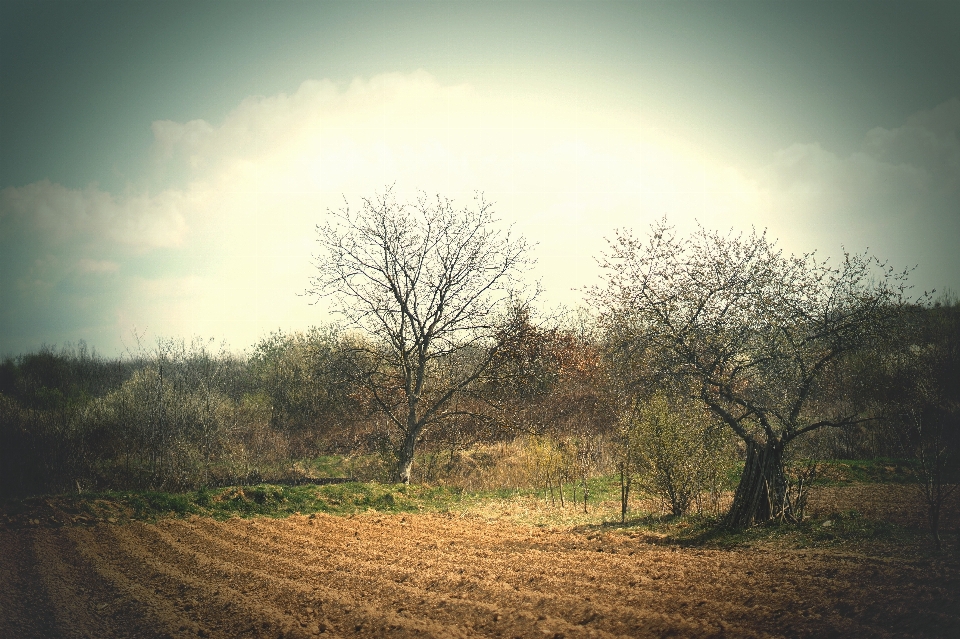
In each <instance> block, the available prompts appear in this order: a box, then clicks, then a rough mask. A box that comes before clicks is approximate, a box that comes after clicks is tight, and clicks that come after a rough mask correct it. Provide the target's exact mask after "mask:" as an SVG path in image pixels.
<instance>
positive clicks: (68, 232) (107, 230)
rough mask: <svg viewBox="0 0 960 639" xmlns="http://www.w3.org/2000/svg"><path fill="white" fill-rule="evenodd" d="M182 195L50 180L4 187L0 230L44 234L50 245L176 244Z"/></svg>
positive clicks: (182, 224)
mask: <svg viewBox="0 0 960 639" xmlns="http://www.w3.org/2000/svg"><path fill="white" fill-rule="evenodd" d="M183 207H184V194H182V193H178V192H176V191H165V192H163V193H161V194H159V195H157V196H150V195H147V194H137V195H133V194H125V195H120V196H114V195H112V194H110V193H106V192H104V191H101V190H99V189H97V188H96V187H93V186H91V187H89V188H87V189H83V190H74V189H68V188H65V187H63V186H60V185H59V184H54V183H52V182H50V181H49V180H43V181H41V182H35V183H33V184H29V185H27V186H24V187H9V188H6V189H4V190H3V191H0V229H2V230H3V231H4V234H5V235H7V236H13V235H16V234H20V233H27V234H31V235H39V236H42V237H43V238H44V239H45V241H47V242H50V243H52V244H64V243H76V242H77V241H90V242H95V243H103V242H105V243H108V244H118V245H121V246H124V247H129V248H133V249H144V250H146V249H152V248H158V247H170V246H177V245H179V244H181V243H182V242H183V239H184V237H185V235H186V233H187V224H186V221H185V218H184V215H183V212H182V209H183Z"/></svg>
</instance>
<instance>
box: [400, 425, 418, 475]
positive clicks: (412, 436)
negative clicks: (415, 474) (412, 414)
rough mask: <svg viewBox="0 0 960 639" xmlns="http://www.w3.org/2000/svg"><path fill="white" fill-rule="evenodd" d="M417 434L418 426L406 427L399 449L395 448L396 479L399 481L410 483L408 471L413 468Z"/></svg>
mask: <svg viewBox="0 0 960 639" xmlns="http://www.w3.org/2000/svg"><path fill="white" fill-rule="evenodd" d="M419 435H420V429H419V428H413V429H408V430H407V433H406V436H405V437H404V438H403V443H402V444H401V445H400V449H399V450H397V476H396V479H397V481H398V482H399V483H403V484H409V483H410V473H411V471H412V470H413V453H414V451H415V450H416V447H417V437H419Z"/></svg>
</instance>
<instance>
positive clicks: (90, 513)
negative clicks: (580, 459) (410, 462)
mask: <svg viewBox="0 0 960 639" xmlns="http://www.w3.org/2000/svg"><path fill="white" fill-rule="evenodd" d="M344 464H345V462H344V460H343V459H342V458H339V457H327V458H318V459H316V460H311V461H310V463H309V466H308V467H309V469H310V471H311V475H312V476H314V477H321V476H326V477H333V476H337V475H340V476H343V475H344V474H346V473H344V472H343V470H344ZM305 466H307V464H306V463H305ZM823 467H824V470H823V473H822V475H821V478H820V480H818V483H822V484H844V483H853V482H867V483H881V484H882V483H906V482H910V481H915V480H914V474H913V469H912V464H910V463H909V462H905V461H902V460H890V459H878V460H869V461H859V460H856V461H851V460H832V461H828V462H823ZM588 485H589V499H588V509H587V512H586V513H584V512H583V506H582V503H583V502H582V499H583V492H582V486H581V485H580V484H579V482H575V483H574V482H571V483H568V484H566V485H565V486H564V487H563V490H564V506H563V507H561V505H560V500H559V494H558V492H557V491H556V489H555V490H554V495H553V498H552V499H551V496H550V491H549V490H544V489H543V488H540V489H522V490H516V489H502V490H488V491H463V490H461V489H458V488H453V487H445V486H428V485H410V486H405V485H403V484H388V483H377V482H346V483H335V484H324V485H318V484H311V483H306V484H301V485H294V486H291V485H278V484H270V483H261V484H257V485H252V486H231V487H225V488H202V489H200V490H197V491H191V492H186V493H166V492H158V491H106V492H89V493H84V494H81V495H77V494H64V495H53V496H40V497H31V498H27V499H21V500H8V501H6V502H4V503H2V504H0V515H2V516H5V517H6V518H7V520H8V521H9V522H11V523H13V522H20V523H21V524H23V523H32V522H33V520H34V519H37V520H40V521H42V522H47V521H50V522H59V523H71V522H73V523H80V524H90V523H95V522H100V521H110V522H123V521H129V520H142V521H156V520H158V519H162V518H167V517H186V516H192V515H199V516H206V517H212V518H215V519H218V520H223V519H228V518H231V517H256V516H261V517H287V516H289V515H292V514H295V513H300V514H303V515H309V514H311V513H329V514H334V515H347V514H356V513H363V512H381V513H417V512H423V513H429V512H443V513H451V512H453V513H459V514H463V515H469V516H476V517H480V518H484V519H488V520H506V521H511V522H514V523H519V524H526V525H536V526H549V527H555V528H566V529H573V530H575V531H579V532H583V533H585V534H595V533H598V532H605V533H617V534H626V535H630V536H634V537H636V536H640V537H642V538H644V539H646V540H648V541H651V542H653V543H659V544H676V545H680V546H701V547H713V548H736V547H744V548H750V547H771V546H774V547H777V548H781V549H782V548H847V549H856V548H859V547H870V548H872V549H873V550H877V549H879V551H881V552H886V551H885V550H884V549H890V551H891V552H894V551H895V550H896V549H897V548H902V547H906V546H909V547H920V546H923V545H924V544H925V543H926V537H925V532H924V531H922V530H913V529H906V528H902V527H898V526H895V525H893V524H890V523H887V522H882V521H875V520H871V519H868V518H866V517H863V516H862V515H860V514H859V513H857V512H855V511H847V512H842V513H830V514H828V515H826V516H821V517H819V518H816V519H807V520H805V521H803V522H802V523H800V524H798V525H792V524H779V525H778V524H769V525H763V526H755V527H752V528H749V529H746V530H728V529H726V528H724V527H722V525H720V521H719V520H718V519H717V518H716V517H710V516H705V515H688V516H684V517H673V516H670V515H664V514H660V513H651V512H639V513H638V512H634V513H631V514H630V515H628V519H627V521H626V522H625V523H620V522H619V505H620V504H619V501H620V486H619V479H618V478H617V477H616V476H606V477H594V478H592V479H590V481H589V484H588ZM574 490H576V496H577V502H576V503H573V501H572V498H573V495H574ZM635 494H636V493H635ZM0 521H2V518H0ZM14 525H16V524H14Z"/></svg>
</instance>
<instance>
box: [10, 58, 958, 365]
mask: <svg viewBox="0 0 960 639" xmlns="http://www.w3.org/2000/svg"><path fill="white" fill-rule="evenodd" d="M957 113H958V106H957V104H956V101H954V102H952V103H948V104H947V105H941V106H940V107H937V108H936V109H933V110H932V111H930V112H927V113H924V114H917V116H914V117H913V118H911V119H910V120H909V121H908V122H907V123H906V124H905V125H904V126H903V127H901V128H898V129H892V130H889V131H887V130H882V129H874V130H872V131H870V132H869V133H868V134H867V136H866V140H865V142H864V146H863V149H861V150H860V151H859V152H857V153H855V154H852V155H850V156H848V157H839V156H837V155H836V154H834V153H832V152H830V151H828V150H826V149H825V148H823V147H822V146H821V145H818V144H798V145H793V146H791V147H789V148H786V149H783V150H782V151H780V152H778V153H777V154H775V155H774V156H773V157H772V158H771V161H770V162H769V163H768V165H767V166H764V167H761V168H759V169H750V170H748V169H744V168H742V167H732V166H728V165H727V163H726V162H724V160H723V158H715V157H714V158H711V157H706V156H704V155H702V154H701V153H700V152H699V151H698V150H697V149H696V148H692V147H690V146H689V145H687V144H685V143H684V141H683V140H680V139H677V138H675V137H672V136H670V135H669V134H668V133H665V132H663V131H658V130H653V129H650V128H648V127H646V126H645V124H644V121H643V119H642V118H641V116H640V114H639V113H631V112H619V113H618V112H614V111H606V112H603V111H597V110H590V109H587V108H585V107H582V106H581V105H579V104H578V103H577V102H576V101H568V102H560V101H551V100H545V99H544V98H542V97H541V96H537V95H535V94H523V93H521V92H514V93H510V94H500V95H495V94H486V93H481V92H478V91H476V90H475V89H473V88H472V87H471V86H469V85H453V86H447V85H442V84H441V83H439V82H438V81H437V80H436V79H435V78H433V77H432V76H430V75H429V74H427V73H426V72H423V71H420V72H416V73H413V74H384V75H380V76H375V77H373V78H370V79H357V80H355V81H353V82H352V83H350V84H349V85H346V86H338V85H336V84H334V83H332V82H330V81H327V80H321V81H308V82H304V83H303V84H301V86H300V87H299V88H298V90H297V91H296V92H294V93H291V94H279V95H275V96H255V97H250V98H248V99H246V100H244V101H243V102H242V103H241V104H239V105H238V106H237V108H236V109H234V110H233V111H232V112H230V113H229V114H227V115H226V117H225V118H224V119H223V121H222V122H220V123H219V124H210V123H208V122H205V121H203V120H192V121H188V122H185V123H178V122H172V121H158V122H154V123H153V125H152V132H153V135H154V148H153V150H152V157H153V159H154V162H155V167H156V174H157V176H160V179H161V181H160V182H159V183H155V185H154V188H152V189H151V190H138V189H137V188H135V187H132V186H131V187H129V188H128V190H127V191H125V192H123V193H117V194H114V193H108V192H104V191H102V190H100V189H98V188H97V187H95V186H91V187H88V188H86V189H78V190H72V189H66V188H64V187H62V186H60V185H57V184H54V183H51V182H49V181H42V182H37V183H35V184H30V185H27V186H23V187H16V188H8V189H5V190H4V191H2V192H0V252H2V253H3V255H0V266H2V267H3V271H2V273H0V285H2V292H0V306H2V307H3V309H0V352H4V351H8V350H24V349H30V348H35V347H36V346H37V345H39V343H40V342H42V341H47V342H50V341H58V340H60V341H62V340H63V339H72V340H74V341H75V340H77V339H80V338H85V339H87V340H88V341H89V342H90V343H92V344H96V345H98V346H99V347H100V348H101V349H103V350H106V351H107V352H116V351H119V350H122V344H123V340H126V341H129V339H130V337H131V335H132V332H133V331H134V330H137V331H138V332H142V331H143V330H148V331H149V333H150V334H151V335H165V336H177V335H179V336H184V337H191V336H193V335H201V336H204V337H215V338H217V339H221V338H224V339H226V340H227V341H228V342H229V343H230V344H231V345H233V346H234V347H239V348H243V347H247V346H249V345H251V344H253V343H254V342H255V341H256V340H257V339H258V338H259V337H260V336H262V335H263V334H264V333H266V332H267V331H269V330H274V329H276V328H302V327H304V326H307V325H309V324H314V323H318V322H322V321H324V320H326V319H328V317H327V316H326V315H325V314H324V311H323V308H322V305H321V306H311V305H310V304H309V301H310V300H308V299H306V298H304V297H303V296H302V293H303V291H304V289H305V288H306V286H307V281H308V278H309V276H310V275H311V268H312V267H311V255H312V253H313V251H314V250H315V242H314V237H315V235H314V227H315V225H316V224H317V223H319V222H322V220H323V216H324V211H325V210H326V209H327V208H328V207H330V208H337V207H340V206H342V205H343V198H344V197H346V198H347V200H348V201H349V202H350V203H351V204H352V205H354V206H356V205H358V204H359V198H360V197H369V196H371V195H373V194H374V193H375V192H379V191H382V189H383V188H384V187H385V185H388V184H395V185H396V187H395V188H396V191H397V192H398V195H399V196H400V197H401V198H406V197H412V196H414V195H415V194H416V192H417V191H418V190H423V191H426V192H428V193H441V194H443V195H446V196H448V197H451V198H453V199H455V200H456V201H457V202H458V203H460V204H464V205H466V204H468V203H469V202H470V201H471V200H472V197H473V195H474V192H475V191H477V190H481V191H484V192H485V195H486V197H487V199H488V200H492V201H494V202H495V203H496V206H495V208H496V210H497V212H498V213H499V214H500V215H501V216H502V217H503V219H504V223H505V224H513V225H514V227H515V229H516V230H517V231H518V232H520V233H522V234H524V235H526V236H527V237H529V238H530V239H531V240H533V241H534V242H538V246H537V248H536V257H537V258H538V259H539V266H538V271H537V272H536V273H535V276H536V277H538V278H540V279H541V280H542V284H543V286H544V289H545V290H546V293H547V297H546V299H545V301H546V302H549V303H558V302H562V303H566V304H576V303H577V302H578V301H579V300H580V299H581V294H580V293H579V291H578V290H574V289H578V288H580V287H583V286H586V285H589V284H592V283H593V282H594V281H595V278H596V275H597V267H596V264H595V261H594V257H595V256H596V255H598V254H599V252H600V251H601V250H603V248H604V246H605V243H604V240H603V238H604V237H605V236H607V237H609V236H610V235H612V233H613V230H614V229H615V228H617V227H634V228H636V229H638V230H642V229H644V228H645V227H646V226H647V225H648V224H649V223H650V222H651V221H653V220H654V219H658V218H659V217H661V216H662V215H664V214H668V215H669V216H670V218H671V220H673V221H674V222H675V223H676V224H677V225H678V226H679V227H681V229H688V228H691V227H692V226H693V224H694V220H695V219H696V220H699V221H701V222H703V223H704V224H706V225H708V226H712V227H719V228H725V227H731V226H732V227H736V228H744V227H746V226H749V225H750V224H755V225H757V226H760V227H763V226H768V227H770V228H771V231H772V232H773V233H774V234H776V235H779V236H780V237H781V238H784V239H785V240H786V244H787V248H788V249H790V250H795V251H804V250H809V249H810V248H813V247H820V246H824V247H827V249H828V252H830V253H833V254H836V252H837V251H836V250H832V249H834V248H838V247H839V245H840V244H841V243H845V244H847V245H848V246H851V247H855V246H857V245H858V244H860V243H862V242H863V241H869V243H870V245H871V246H872V247H879V248H882V249H884V250H886V249H888V248H889V246H888V245H889V244H890V243H891V241H893V240H891V239H890V235H889V233H888V231H887V229H888V228H890V227H891V226H892V227H895V232H896V233H897V234H898V236H897V237H896V238H895V241H894V244H896V243H897V242H899V244H900V246H899V247H896V246H895V247H894V248H896V250H891V251H888V252H887V253H885V255H886V256H887V257H891V258H896V259H900V258H904V259H906V258H907V257H914V258H915V257H916V256H917V255H923V256H924V257H925V258H927V257H929V252H928V253H925V252H924V251H932V254H933V255H938V256H940V257H938V258H937V259H938V260H940V262H937V261H936V260H932V261H931V263H932V264H933V265H934V266H933V269H934V270H933V271H932V272H934V273H939V274H942V273H954V274H955V271H949V268H954V267H955V261H956V260H955V259H954V260H953V262H951V261H950V259H948V258H947V257H944V256H945V255H947V254H948V253H947V249H946V248H945V247H946V243H947V241H946V240H945V239H944V234H943V233H942V230H943V229H945V228H953V227H949V224H948V222H947V221H946V220H945V216H946V215H947V212H948V211H949V207H950V206H954V209H953V211H954V213H956V211H957V210H958V209H957V208H956V207H955V205H956V202H957V196H956V192H957V183H956V176H957V172H956V170H955V164H956V158H957V155H956V135H957V124H958V119H960V118H958V117H957ZM951 163H953V164H951ZM952 167H953V168H952ZM164 180H165V181H164ZM906 215H912V216H913V218H915V219H914V221H913V222H909V221H905V217H904V216H906ZM925 225H926V226H925ZM953 237H956V235H954V236H953ZM884 242H886V244H884ZM908 245H909V248H905V247H907V246H908ZM916 245H919V246H920V248H921V249H923V250H921V251H920V252H919V253H918V252H917V250H918V249H917V246H916ZM898 251H899V252H898ZM878 252H879V251H878ZM951 264H953V266H950V265H951ZM937 269H939V270H937ZM955 279H960V278H955ZM938 286H939V283H938ZM11 309H12V310H11ZM51 317H56V318H60V320H58V322H55V323H51V322H50V321H47V320H48V319H49V318H51ZM54 324H55V325H54Z"/></svg>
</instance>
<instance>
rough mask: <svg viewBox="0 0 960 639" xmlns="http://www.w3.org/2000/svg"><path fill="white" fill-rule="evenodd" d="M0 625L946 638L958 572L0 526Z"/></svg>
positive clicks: (286, 527) (340, 537)
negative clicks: (0, 610) (0, 611)
mask: <svg viewBox="0 0 960 639" xmlns="http://www.w3.org/2000/svg"><path fill="white" fill-rule="evenodd" d="M0 549H2V552H0V609H2V611H3V612H2V614H0V637H4V638H6V637H12V638H14V639H19V638H20V637H26V638H30V639H32V638H39V637H82V636H89V637H151V638H152V637H176V638H177V639H188V638H193V637H197V636H201V637H203V636H207V637H252V638H267V637H269V638H270V639H277V638H279V637H285V638H290V637H307V636H311V635H314V634H316V635H321V634H322V635H324V636H330V635H333V636H350V637H353V636H357V637H382V636H386V637H413V636H417V637H431V636H432V637H463V638H464V639H472V638H473V637H507V638H513V637H520V638H526V637H537V638H538V639H540V638H545V637H564V638H566V639H572V638H574V637H597V638H598V639H604V638H607V637H615V636H617V637H653V636H667V635H674V636H684V637H688V636H689V637H695V636H718V637H719V636H729V637H749V636H789V637H820V636H851V637H953V636H960V613H958V609H960V607H958V603H960V601H958V600H960V571H958V570H957V567H956V566H955V565H954V564H952V563H949V562H944V561H930V560H925V561H912V562H911V561H908V560H906V559H904V558H900V557H881V556H871V557H865V556H860V555H856V554H854V553H847V554H840V553H831V552H829V551H823V550H814V551H776V552H773V551H763V550H758V549H752V550H749V551H744V550H740V551H726V550H698V549H685V548H679V547H663V546H656V545H650V544H646V543H643V540H639V539H630V538H628V537H626V536H621V535H608V534H596V533H591V532H587V533H577V532H573V531H557V530H547V529H538V528H530V527H523V526H519V525H512V524H508V523H505V522H493V523H490V522H485V521H482V520H479V519H466V518H458V517H447V516H441V515H382V514H369V515H359V516H354V517H334V516H325V515H317V516H314V517H310V518H308V517H299V516H294V517H289V518H287V519H283V520H273V519H254V520H240V519H233V520H228V521H226V522H216V521H213V520H211V519H202V518H192V519H190V520H166V521H162V522H159V523H158V524H142V523H131V524H125V525H98V526H95V527H91V528H87V527H64V528H57V527H48V528H40V527H36V526H31V527H25V528H18V529H13V528H0Z"/></svg>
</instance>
